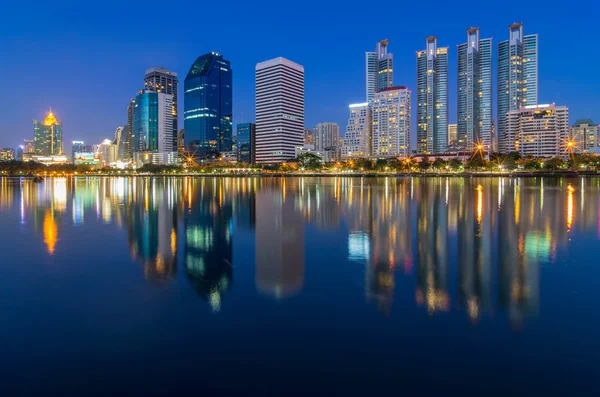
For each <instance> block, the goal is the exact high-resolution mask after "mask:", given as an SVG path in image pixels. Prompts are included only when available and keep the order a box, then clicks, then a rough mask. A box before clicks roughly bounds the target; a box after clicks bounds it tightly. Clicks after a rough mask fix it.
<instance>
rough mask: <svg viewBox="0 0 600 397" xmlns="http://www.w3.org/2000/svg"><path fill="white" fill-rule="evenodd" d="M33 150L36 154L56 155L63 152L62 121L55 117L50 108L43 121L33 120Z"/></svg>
mask: <svg viewBox="0 0 600 397" xmlns="http://www.w3.org/2000/svg"><path fill="white" fill-rule="evenodd" d="M33 141H34V151H35V154H37V155H42V156H56V155H62V154H63V142H62V121H59V120H57V119H56V117H55V116H54V114H53V113H52V110H50V112H48V114H47V115H46V118H45V119H44V121H43V122H41V123H40V122H39V121H37V120H33Z"/></svg>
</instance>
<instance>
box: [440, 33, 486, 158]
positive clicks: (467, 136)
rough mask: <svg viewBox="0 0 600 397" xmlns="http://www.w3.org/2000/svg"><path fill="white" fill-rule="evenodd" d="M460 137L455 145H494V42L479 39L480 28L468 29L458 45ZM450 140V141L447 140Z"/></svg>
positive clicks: (471, 146)
mask: <svg viewBox="0 0 600 397" xmlns="http://www.w3.org/2000/svg"><path fill="white" fill-rule="evenodd" d="M457 110H458V117H457V120H458V136H457V142H456V145H457V146H458V147H460V148H463V149H471V148H473V147H474V146H475V145H478V144H482V145H483V146H484V147H485V148H486V150H489V149H490V148H491V146H492V39H480V38H479V28H470V29H468V30H467V42H466V43H464V44H461V45H459V46H458V108H457ZM448 140H449V141H451V139H450V138H449V139H448Z"/></svg>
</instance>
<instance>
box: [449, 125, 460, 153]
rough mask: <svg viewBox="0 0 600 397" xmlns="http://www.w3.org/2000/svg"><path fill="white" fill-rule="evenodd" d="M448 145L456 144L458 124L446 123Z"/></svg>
mask: <svg viewBox="0 0 600 397" xmlns="http://www.w3.org/2000/svg"><path fill="white" fill-rule="evenodd" d="M448 146H453V147H457V146H458V125H457V124H448Z"/></svg>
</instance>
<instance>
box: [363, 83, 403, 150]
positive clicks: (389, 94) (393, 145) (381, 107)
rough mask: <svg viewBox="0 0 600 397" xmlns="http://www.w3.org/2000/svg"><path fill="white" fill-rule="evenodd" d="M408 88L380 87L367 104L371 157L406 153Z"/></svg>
mask: <svg viewBox="0 0 600 397" xmlns="http://www.w3.org/2000/svg"><path fill="white" fill-rule="evenodd" d="M410 94H411V92H410V90H409V89H408V88H406V87H402V86H398V87H389V88H384V89H382V90H381V91H379V92H377V93H376V94H375V97H374V98H373V103H372V104H371V117H372V127H371V145H372V151H371V152H372V155H373V156H402V157H407V156H408V155H409V154H410Z"/></svg>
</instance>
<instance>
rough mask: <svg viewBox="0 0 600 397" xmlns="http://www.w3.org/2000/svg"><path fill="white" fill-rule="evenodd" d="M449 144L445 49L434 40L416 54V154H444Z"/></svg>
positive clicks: (446, 53)
mask: <svg viewBox="0 0 600 397" xmlns="http://www.w3.org/2000/svg"><path fill="white" fill-rule="evenodd" d="M447 145H448V47H440V48H438V46H437V38H436V37H435V36H430V37H428V38H427V40H426V49H425V50H423V51H418V52H417V152H418V153H419V154H433V153H444V152H445V151H446V147H447Z"/></svg>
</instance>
